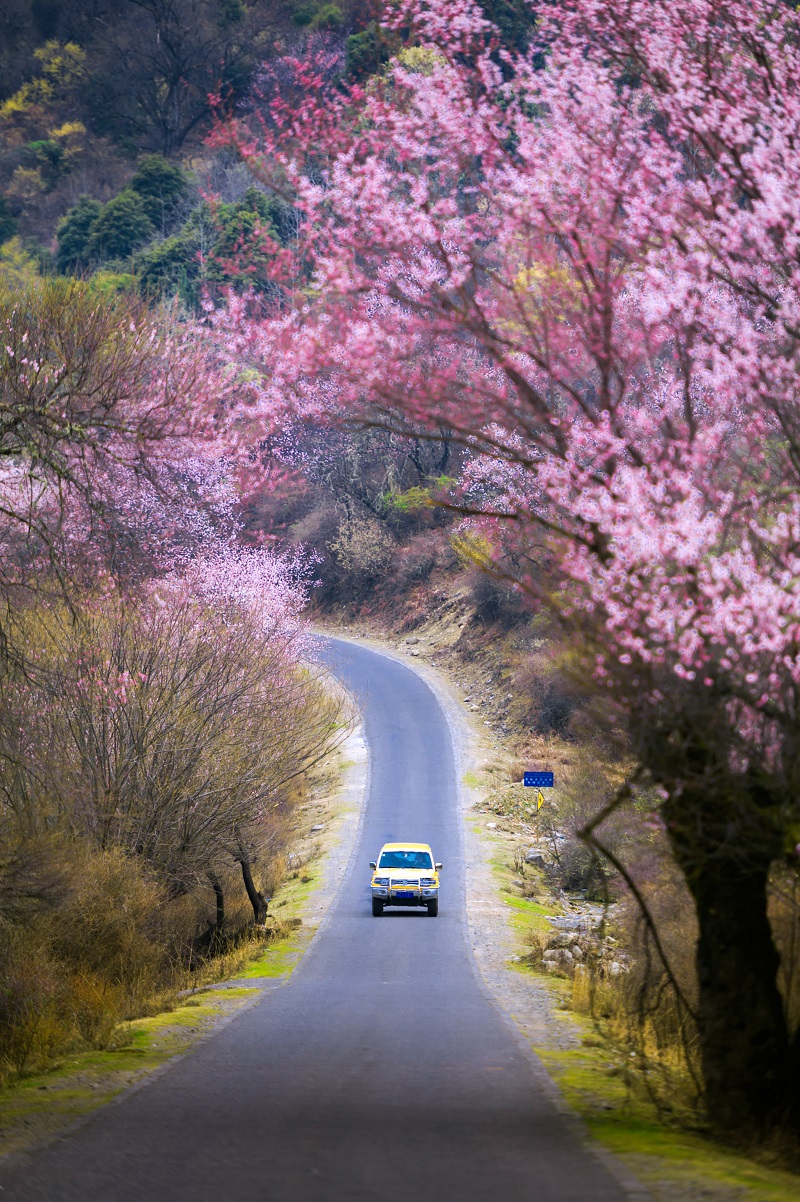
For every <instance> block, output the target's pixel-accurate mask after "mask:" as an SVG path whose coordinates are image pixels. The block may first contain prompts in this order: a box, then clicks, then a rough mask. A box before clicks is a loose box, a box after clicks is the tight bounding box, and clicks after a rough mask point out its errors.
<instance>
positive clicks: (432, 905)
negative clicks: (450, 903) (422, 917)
mask: <svg viewBox="0 0 800 1202" xmlns="http://www.w3.org/2000/svg"><path fill="white" fill-rule="evenodd" d="M438 913H439V899H438V897H435V898H434V899H433V901H429V902H428V918H435V917H436V915H437V914H438Z"/></svg>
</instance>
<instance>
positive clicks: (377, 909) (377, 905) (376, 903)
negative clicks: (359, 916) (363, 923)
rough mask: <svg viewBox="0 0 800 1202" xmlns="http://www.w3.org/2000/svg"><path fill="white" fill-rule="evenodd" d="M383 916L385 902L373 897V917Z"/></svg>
mask: <svg viewBox="0 0 800 1202" xmlns="http://www.w3.org/2000/svg"><path fill="white" fill-rule="evenodd" d="M381 914H383V902H382V901H381V900H380V898H378V897H373V899H372V917H373V918H380V916H381Z"/></svg>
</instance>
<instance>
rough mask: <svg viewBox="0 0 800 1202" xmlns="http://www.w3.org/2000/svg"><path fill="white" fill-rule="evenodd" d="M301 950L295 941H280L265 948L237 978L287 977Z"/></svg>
mask: <svg viewBox="0 0 800 1202" xmlns="http://www.w3.org/2000/svg"><path fill="white" fill-rule="evenodd" d="M302 950H303V949H302V947H301V946H300V944H299V943H298V942H297V940H293V939H280V940H278V941H277V942H276V943H271V944H270V945H269V947H267V948H265V949H264V950H263V951H262V952H261V953H260V954H259V955H258V956H257V957H256V958H255V959H254V960H253V961H252V963H250V964H248V966H247V968H246V969H245V970H244V972H242V973H240V974H239V976H240V978H241V979H242V980H257V979H263V978H275V977H288V976H290V975H291V972H292V969H293V968H294V967H295V965H296V964H297V961H298V959H299V957H300V954H301V952H302Z"/></svg>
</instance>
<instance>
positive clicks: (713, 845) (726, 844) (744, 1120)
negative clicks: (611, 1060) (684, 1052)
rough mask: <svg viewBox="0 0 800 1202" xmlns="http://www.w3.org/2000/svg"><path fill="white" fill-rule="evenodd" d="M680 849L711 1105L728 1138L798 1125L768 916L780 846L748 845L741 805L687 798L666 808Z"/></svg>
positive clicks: (772, 841) (772, 842)
mask: <svg viewBox="0 0 800 1202" xmlns="http://www.w3.org/2000/svg"><path fill="white" fill-rule="evenodd" d="M665 816H666V818H667V827H668V830H669V834H670V839H671V842H672V846H673V850H674V852H675V856H676V859H677V861H678V864H679V866H680V868H681V869H682V871H683V873H684V875H685V877H686V881H687V884H688V886H689V889H690V890H691V893H692V896H693V898H694V901H695V905H696V909H697V919H698V924H699V928H700V934H699V940H698V944H697V956H696V962H697V983H698V1002H697V1022H698V1030H699V1037H700V1048H701V1057H702V1072H703V1081H704V1085H705V1091H706V1105H707V1108H708V1114H709V1118H710V1120H711V1122H712V1124H713V1125H714V1126H715V1127H716V1128H717V1130H718V1131H720V1132H721V1133H728V1134H741V1133H746V1134H749V1135H752V1134H756V1133H761V1132H763V1131H764V1130H766V1129H768V1128H770V1127H775V1126H785V1125H786V1124H787V1123H792V1122H793V1121H796V1114H794V1113H793V1112H794V1105H793V1098H792V1093H793V1091H794V1089H795V1084H794V1082H793V1080H792V1071H791V1063H790V1039H789V1031H788V1028H787V1023H786V1017H785V1013H784V1008H783V1002H782V999H781V995H780V992H779V990H778V983H777V980H778V967H779V963H780V960H779V956H778V952H777V950H776V948H775V944H774V943H773V940H772V931H771V929H770V925H769V920H768V917H767V881H768V877H769V871H770V865H771V863H772V861H773V860H774V859H775V858H777V856H778V855H779V854H780V843H779V841H778V840H777V837H775V838H773V837H771V836H769V835H767V836H766V837H765V836H764V829H763V827H762V828H761V831H760V834H761V838H760V839H752V840H751V839H748V838H747V835H748V834H752V831H745V830H743V827H747V826H749V823H747V822H744V823H740V822H737V821H736V816H735V805H731V807H730V809H728V808H725V807H719V808H716V807H714V806H713V805H711V804H710V803H709V798H708V794H705V795H704V796H702V797H698V796H697V795H696V794H695V795H694V796H692V795H690V794H684V795H682V796H681V797H680V798H673V799H671V800H670V801H669V802H668V803H667V805H666V807H665Z"/></svg>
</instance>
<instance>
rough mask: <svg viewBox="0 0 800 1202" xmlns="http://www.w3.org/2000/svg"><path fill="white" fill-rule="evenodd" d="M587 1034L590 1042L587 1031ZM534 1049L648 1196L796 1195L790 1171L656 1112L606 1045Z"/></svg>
mask: <svg viewBox="0 0 800 1202" xmlns="http://www.w3.org/2000/svg"><path fill="white" fill-rule="evenodd" d="M586 1038H587V1039H588V1041H589V1044H590V1045H591V1044H592V1043H594V1039H593V1037H592V1036H586ZM536 1050H537V1052H538V1054H539V1056H540V1057H541V1059H542V1061H543V1062H544V1064H545V1066H546V1068H547V1069H548V1071H549V1072H550V1074H551V1076H552V1077H553V1078H554V1080H555V1081H556V1083H557V1085H558V1086H559V1088H560V1089H561V1091H562V1093H563V1094H564V1096H565V1098H566V1099H567V1101H568V1102H569V1103H570V1105H571V1106H572V1107H573V1108H574V1109H575V1110H576V1111H577V1112H578V1114H579V1115H580V1116H581V1118H582V1119H583V1121H584V1122H585V1124H586V1126H587V1127H588V1129H589V1131H590V1133H591V1135H592V1136H593V1137H594V1138H595V1139H597V1140H598V1142H600V1143H601V1144H602V1145H603V1146H604V1147H605V1148H607V1149H608V1150H609V1151H610V1152H613V1153H614V1154H615V1155H617V1156H619V1157H620V1159H622V1160H623V1161H624V1162H625V1163H626V1164H627V1165H628V1167H629V1168H630V1169H631V1170H632V1171H633V1172H634V1173H635V1174H636V1176H637V1177H638V1178H639V1179H640V1180H641V1181H642V1182H644V1183H645V1184H646V1185H647V1186H648V1187H650V1188H651V1189H652V1190H653V1193H654V1197H656V1198H659V1197H661V1196H667V1197H669V1198H678V1197H683V1196H686V1197H692V1198H694V1197H696V1196H698V1191H704V1193H702V1194H701V1196H705V1197H708V1198H709V1199H710V1200H713V1202H716V1200H720V1202H721V1200H722V1199H728V1198H730V1199H734V1198H735V1199H741V1202H795V1199H797V1197H798V1196H800V1177H798V1176H796V1175H795V1174H794V1173H790V1172H787V1171H785V1170H783V1169H780V1168H775V1167H773V1166H772V1165H770V1164H769V1163H765V1162H762V1161H761V1160H760V1159H758V1158H757V1157H753V1156H747V1155H744V1154H742V1153H738V1152H736V1151H733V1150H731V1149H728V1148H725V1147H723V1146H722V1145H720V1144H717V1143H716V1142H715V1141H714V1140H712V1139H711V1138H710V1137H709V1136H707V1135H704V1134H703V1132H702V1131H699V1130H694V1131H693V1130H691V1129H690V1128H689V1126H688V1121H689V1120H688V1116H682V1115H676V1116H675V1118H674V1120H672V1121H670V1119H669V1118H666V1119H662V1118H660V1117H659V1115H658V1114H657V1112H656V1111H655V1108H654V1107H653V1106H652V1105H651V1104H650V1103H649V1102H648V1101H647V1100H646V1099H643V1098H641V1097H639V1096H637V1094H636V1093H635V1092H634V1091H633V1090H632V1089H631V1087H630V1080H629V1077H628V1074H627V1072H626V1067H625V1064H624V1061H623V1060H622V1058H621V1057H620V1055H619V1054H618V1053H615V1052H613V1051H611V1050H610V1049H609V1048H608V1047H607V1046H602V1045H601V1046H584V1047H581V1048H573V1049H570V1050H567V1051H563V1050H562V1051H556V1050H553V1049H552V1048H537V1049H536ZM681 1122H682V1125H679V1124H681ZM681 1191H684V1192H681Z"/></svg>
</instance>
